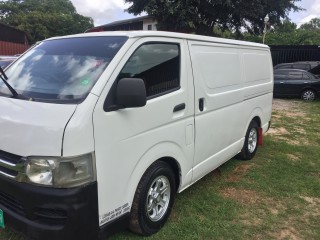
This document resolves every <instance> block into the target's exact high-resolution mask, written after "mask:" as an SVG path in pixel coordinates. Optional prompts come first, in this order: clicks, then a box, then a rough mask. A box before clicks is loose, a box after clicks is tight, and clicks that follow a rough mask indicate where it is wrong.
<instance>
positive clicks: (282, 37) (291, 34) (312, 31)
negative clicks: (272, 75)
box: [244, 18, 320, 45]
mask: <svg viewBox="0 0 320 240" xmlns="http://www.w3.org/2000/svg"><path fill="white" fill-rule="evenodd" d="M244 39H245V40H247V41H252V42H260V43H261V42H262V36H261V35H254V34H250V33H245V34H244ZM265 42H266V44H268V45H320V18H315V19H312V20H311V21H310V22H308V23H305V24H303V25H301V27H300V28H297V25H296V24H295V23H292V22H290V21H289V20H284V21H283V22H281V23H279V24H277V25H275V27H274V28H272V29H270V30H268V32H267V34H266V40H265Z"/></svg>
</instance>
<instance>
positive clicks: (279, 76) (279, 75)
mask: <svg viewBox="0 0 320 240" xmlns="http://www.w3.org/2000/svg"><path fill="white" fill-rule="evenodd" d="M286 79H287V75H286V74H284V73H275V74H274V80H286Z"/></svg>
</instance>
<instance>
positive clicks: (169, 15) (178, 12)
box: [125, 0, 301, 37]
mask: <svg viewBox="0 0 320 240" xmlns="http://www.w3.org/2000/svg"><path fill="white" fill-rule="evenodd" d="M298 1H300V0H268V1H266V0H252V1H232V0H210V1H199V0H148V1H147V0H125V2H127V3H130V4H132V5H131V6H130V7H129V8H128V12H129V13H133V14H140V13H142V12H143V11H145V12H147V13H148V14H149V15H151V16H154V17H155V18H156V19H157V20H158V22H159V23H160V24H159V29H160V30H170V31H182V32H184V31H186V32H195V33H197V34H202V35H217V34H215V32H214V31H213V28H214V27H215V28H219V29H220V30H221V31H226V30H229V31H232V32H235V33H236V36H237V37H240V36H241V29H243V28H244V29H247V31H248V32H250V33H261V29H262V28H263V19H264V17H265V16H266V14H269V16H270V22H271V23H272V24H275V23H279V22H280V20H281V18H285V17H287V14H288V12H289V11H290V10H294V11H299V10H301V9H300V8H299V7H297V6H296V5H295V2H298Z"/></svg>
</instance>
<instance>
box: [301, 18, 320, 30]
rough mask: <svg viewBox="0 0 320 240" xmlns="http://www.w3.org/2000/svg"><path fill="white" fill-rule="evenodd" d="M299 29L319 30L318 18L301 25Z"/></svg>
mask: <svg viewBox="0 0 320 240" xmlns="http://www.w3.org/2000/svg"><path fill="white" fill-rule="evenodd" d="M300 28H301V29H304V30H320V18H313V19H311V20H310V22H308V23H305V24H302V25H301V27H300Z"/></svg>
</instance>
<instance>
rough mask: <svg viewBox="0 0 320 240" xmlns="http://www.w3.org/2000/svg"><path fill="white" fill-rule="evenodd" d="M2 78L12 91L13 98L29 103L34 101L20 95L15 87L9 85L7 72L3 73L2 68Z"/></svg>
mask: <svg viewBox="0 0 320 240" xmlns="http://www.w3.org/2000/svg"><path fill="white" fill-rule="evenodd" d="M0 78H1V80H2V81H3V83H4V84H5V85H6V86H7V87H8V89H9V90H10V92H11V94H12V96H13V97H14V98H17V99H24V100H29V101H32V100H33V99H32V98H27V97H25V96H23V95H22V94H19V93H18V92H17V91H16V90H14V88H13V87H11V85H10V84H9V83H8V81H7V80H8V77H7V75H6V74H5V72H4V71H3V69H2V67H1V66H0Z"/></svg>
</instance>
